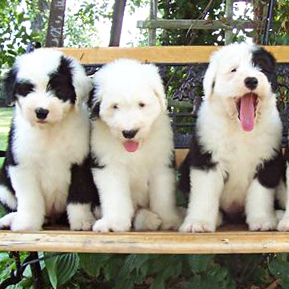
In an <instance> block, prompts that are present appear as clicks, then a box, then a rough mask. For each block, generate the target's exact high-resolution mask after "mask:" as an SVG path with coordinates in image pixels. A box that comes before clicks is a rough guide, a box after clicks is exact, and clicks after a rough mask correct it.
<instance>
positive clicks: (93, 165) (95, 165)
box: [90, 153, 105, 169]
mask: <svg viewBox="0 0 289 289" xmlns="http://www.w3.org/2000/svg"><path fill="white" fill-rule="evenodd" d="M90 167H91V168H93V169H103V168H105V166H101V165H100V164H99V161H98V159H97V156H96V155H95V154H93V153H91V156H90Z"/></svg>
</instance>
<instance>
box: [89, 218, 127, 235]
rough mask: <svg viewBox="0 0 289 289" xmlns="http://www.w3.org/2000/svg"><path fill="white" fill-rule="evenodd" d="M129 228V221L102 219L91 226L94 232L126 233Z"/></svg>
mask: <svg viewBox="0 0 289 289" xmlns="http://www.w3.org/2000/svg"><path fill="white" fill-rule="evenodd" d="M130 227H131V221H130V220H121V219H106V218H102V219H100V220H98V221H96V222H95V224H94V225H93V228H92V229H93V231H95V232H103V233H105V232H110V231H113V232H126V231H129V230H130Z"/></svg>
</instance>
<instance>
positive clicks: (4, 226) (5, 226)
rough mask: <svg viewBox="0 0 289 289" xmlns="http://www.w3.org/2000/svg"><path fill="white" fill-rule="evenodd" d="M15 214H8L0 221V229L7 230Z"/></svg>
mask: <svg viewBox="0 0 289 289" xmlns="http://www.w3.org/2000/svg"><path fill="white" fill-rule="evenodd" d="M15 215H16V212H13V213H9V214H7V215H5V216H3V217H2V218H1V219H0V229H9V228H10V227H11V224H12V222H13V220H14V218H15Z"/></svg>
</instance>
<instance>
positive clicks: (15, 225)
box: [10, 212, 44, 231]
mask: <svg viewBox="0 0 289 289" xmlns="http://www.w3.org/2000/svg"><path fill="white" fill-rule="evenodd" d="M43 222H44V218H43V217H41V216H35V215H30V214H20V213H19V212H16V213H15V215H14V217H13V220H12V222H11V225H10V229H11V230H12V231H39V230H41V229H42V225H43Z"/></svg>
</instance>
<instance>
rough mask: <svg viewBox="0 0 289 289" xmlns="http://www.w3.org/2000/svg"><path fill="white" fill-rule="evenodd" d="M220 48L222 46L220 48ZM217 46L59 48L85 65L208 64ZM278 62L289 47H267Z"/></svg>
mask: <svg viewBox="0 0 289 289" xmlns="http://www.w3.org/2000/svg"><path fill="white" fill-rule="evenodd" d="M219 47H220V46H219ZM219 47H217V46H148V47H136V48H120V47H118V48H117V47H106V48H104V47H103V48H59V49H60V50H61V51H63V52H64V53H65V54H67V55H69V56H73V57H75V58H76V59H78V60H79V61H80V62H81V63H83V64H103V63H107V62H110V61H113V60H115V59H118V58H123V57H126V58H132V59H136V60H139V61H143V62H153V63H168V64H170V63H180V64H181V63H206V62H208V61H209V59H210V55H211V54H212V52H214V51H215V50H216V49H218V48H219ZM265 48H266V49H268V50H269V51H270V52H272V53H273V54H274V56H275V57H276V59H277V61H278V62H289V46H286V45H283V46H265Z"/></svg>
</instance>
